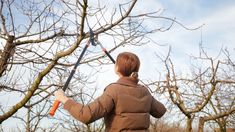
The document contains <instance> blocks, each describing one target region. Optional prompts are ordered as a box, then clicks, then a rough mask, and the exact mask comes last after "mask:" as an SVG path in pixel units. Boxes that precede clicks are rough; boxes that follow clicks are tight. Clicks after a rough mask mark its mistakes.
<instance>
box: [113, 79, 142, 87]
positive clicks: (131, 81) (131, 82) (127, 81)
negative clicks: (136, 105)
mask: <svg viewBox="0 0 235 132" xmlns="http://www.w3.org/2000/svg"><path fill="white" fill-rule="evenodd" d="M138 81H139V80H138V79H135V78H132V77H121V78H119V79H118V81H117V83H119V84H124V85H130V86H136V85H137V83H138Z"/></svg>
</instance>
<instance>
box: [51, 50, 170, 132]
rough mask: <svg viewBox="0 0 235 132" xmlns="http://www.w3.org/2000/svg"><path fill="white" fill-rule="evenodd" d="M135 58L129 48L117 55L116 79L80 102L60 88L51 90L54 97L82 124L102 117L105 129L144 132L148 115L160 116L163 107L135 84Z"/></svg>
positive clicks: (136, 66)
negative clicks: (87, 99)
mask: <svg viewBox="0 0 235 132" xmlns="http://www.w3.org/2000/svg"><path fill="white" fill-rule="evenodd" d="M139 67H140V60H139V58H138V57H137V56H136V55H135V54H133V53H130V52H123V53H120V54H119V55H118V56H117V59H116V64H115V73H116V74H117V75H118V76H119V79H118V80H117V82H115V83H111V84H109V85H108V86H107V87H106V88H105V90H104V92H103V94H102V95H101V96H99V97H98V98H97V99H95V100H94V101H93V102H91V103H89V104H87V105H83V104H81V103H78V102H75V101H74V100H73V99H71V98H68V97H67V96H66V95H65V94H64V92H63V90H58V91H56V92H55V98H56V100H58V101H60V102H61V103H63V104H64V109H66V110H67V111H68V112H69V113H70V114H71V115H72V116H73V117H74V118H75V119H77V120H79V121H81V122H82V123H84V124H89V123H92V122H94V121H96V120H98V119H100V118H104V123H105V131H106V132H120V131H129V132H135V131H138V132H147V131H148V128H149V125H150V115H151V116H153V117H155V118H160V117H162V116H163V115H164V114H165V112H166V108H165V107H164V105H163V104H162V103H160V102H159V101H157V100H156V99H155V98H154V97H153V96H152V95H151V94H150V92H149V91H148V89H147V88H146V87H145V86H142V85H140V84H138V71H139Z"/></svg>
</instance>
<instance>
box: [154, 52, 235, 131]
mask: <svg viewBox="0 0 235 132" xmlns="http://www.w3.org/2000/svg"><path fill="white" fill-rule="evenodd" d="M200 49H201V50H200V55H199V57H195V56H191V60H190V62H191V63H190V64H191V69H190V73H187V70H185V71H180V70H179V69H180V68H178V67H176V66H175V65H174V60H171V57H170V53H171V52H170V50H169V53H168V55H167V57H165V58H161V57H159V58H160V59H161V60H162V62H163V64H164V65H165V75H166V79H165V80H162V81H156V82H152V83H151V84H149V85H155V86H156V87H157V90H158V91H160V92H161V93H162V94H164V93H165V94H168V97H169V99H170V101H171V102H172V104H174V105H175V106H176V108H177V109H178V111H179V112H180V113H181V114H180V115H183V116H184V117H186V120H185V124H186V128H185V131H187V132H191V131H193V123H195V122H196V121H198V120H199V127H198V131H203V127H204V123H205V122H207V121H211V120H213V121H215V122H217V123H218V124H219V126H220V128H221V130H223V131H225V130H226V129H224V128H226V126H229V125H230V123H229V122H230V121H231V120H232V118H231V117H232V116H233V114H234V110H235V104H234V101H235V100H234V99H235V98H234V94H235V88H234V84H235V76H234V75H235V74H234V60H233V59H232V57H231V56H229V55H228V54H222V53H220V54H219V55H218V56H217V58H213V57H210V56H209V55H208V54H207V53H206V52H205V51H204V49H203V48H200ZM224 53H225V52H224ZM227 53H228V52H227ZM223 55H224V56H223ZM179 117H180V116H179ZM231 122H232V121H231Z"/></svg>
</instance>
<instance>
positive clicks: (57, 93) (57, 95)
mask: <svg viewBox="0 0 235 132" xmlns="http://www.w3.org/2000/svg"><path fill="white" fill-rule="evenodd" d="M54 95H55V99H56V100H58V101H60V102H61V103H63V104H64V103H65V102H66V101H68V100H69V98H68V97H67V96H66V95H65V93H64V91H63V90H62V89H59V90H58V91H55V93H54Z"/></svg>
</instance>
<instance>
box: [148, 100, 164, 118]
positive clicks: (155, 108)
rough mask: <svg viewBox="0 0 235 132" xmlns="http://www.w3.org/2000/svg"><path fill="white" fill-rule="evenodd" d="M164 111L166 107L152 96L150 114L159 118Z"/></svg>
mask: <svg viewBox="0 0 235 132" xmlns="http://www.w3.org/2000/svg"><path fill="white" fill-rule="evenodd" d="M165 113H166V108H165V106H164V105H163V104H162V103H161V102H159V101H157V100H156V99H154V98H152V104H151V110H150V114H151V115H152V116H153V117H156V118H160V117H162V116H163V115H164V114H165Z"/></svg>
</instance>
